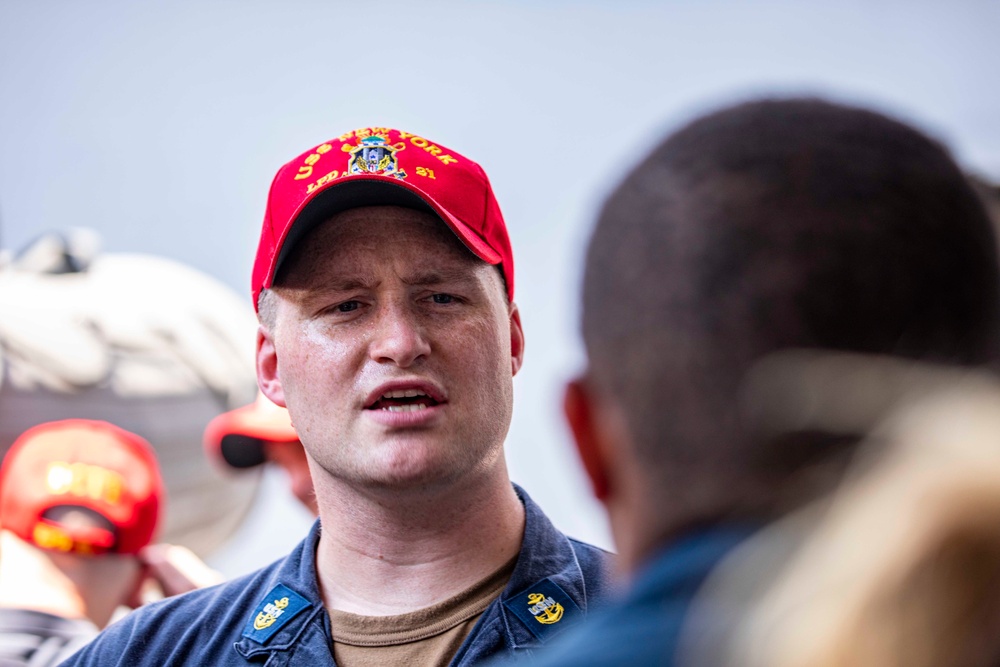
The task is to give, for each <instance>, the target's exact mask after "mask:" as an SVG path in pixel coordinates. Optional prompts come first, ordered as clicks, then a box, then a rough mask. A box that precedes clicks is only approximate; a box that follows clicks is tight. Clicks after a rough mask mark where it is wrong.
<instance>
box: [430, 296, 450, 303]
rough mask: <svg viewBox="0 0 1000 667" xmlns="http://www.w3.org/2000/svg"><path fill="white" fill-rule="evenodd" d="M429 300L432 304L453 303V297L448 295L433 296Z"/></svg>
mask: <svg viewBox="0 0 1000 667" xmlns="http://www.w3.org/2000/svg"><path fill="white" fill-rule="evenodd" d="M431 299H432V300H433V301H434V303H452V302H454V301H455V297H453V296H452V295H450V294H435V295H434V296H432V297H431Z"/></svg>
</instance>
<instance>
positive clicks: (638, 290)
mask: <svg viewBox="0 0 1000 667" xmlns="http://www.w3.org/2000/svg"><path fill="white" fill-rule="evenodd" d="M995 248H996V246H995V242H994V236H993V231H992V229H991V226H990V222H989V220H988V218H987V215H986V213H985V212H984V210H983V208H982V205H981V204H980V202H979V200H978V199H977V196H976V194H975V193H974V192H973V190H972V189H971V187H970V186H969V184H968V182H967V181H966V178H965V177H964V176H963V174H962V172H961V171H960V170H959V169H958V167H957V166H956V165H955V163H954V162H953V160H952V159H951V158H950V157H949V155H948V153H947V152H946V151H945V150H944V149H943V148H942V147H941V146H940V145H938V144H937V143H935V142H934V141H932V140H930V139H928V138H926V137H925V136H923V135H922V134H920V133H919V132H917V131H915V130H913V129H912V128H910V127H908V126H906V125H904V124H902V123H900V122H897V121H894V120H891V119H889V118H886V117H885V116H882V115H879V114H877V113H874V112H871V111H866V110H862V109H855V108H849V107H845V106H840V105H836V104H831V103H827V102H823V101H819V100H811V99H803V100H778V101H761V102H752V103H747V104H742V105H739V106H736V107H732V108H729V109H725V110H722V111H719V112H716V113H713V114H710V115H707V116H705V117H703V118H700V119H698V120H696V121H694V122H693V123H691V124H690V125H688V126H687V127H685V128H683V129H681V130H680V131H678V132H676V133H675V134H673V135H672V136H670V137H669V138H667V139H666V140H665V141H663V142H662V143H661V144H659V145H658V146H657V147H656V148H655V149H654V150H653V151H652V153H651V154H650V155H649V156H648V157H647V158H646V159H645V160H644V161H643V162H642V163H640V164H639V165H638V166H637V167H635V168H634V169H633V170H632V172H631V173H630V174H629V175H628V176H627V177H626V179H625V180H624V182H623V183H621V185H619V187H618V188H617V189H616V190H615V191H614V192H613V193H612V194H611V195H610V197H609V198H608V200H607V202H606V203H605V205H604V207H603V210H602V212H601V215H600V217H599V220H598V222H597V226H596V229H595V230H594V232H593V236H592V238H591V240H590V244H589V248H588V252H587V259H586V268H585V274H584V282H583V314H582V330H583V337H584V341H585V344H586V349H587V355H588V360H589V366H588V368H587V371H586V373H585V375H584V377H583V378H582V379H581V380H579V381H577V382H574V383H572V384H571V386H570V388H569V389H568V392H567V399H566V409H567V415H568V417H569V420H570V423H571V426H572V427H573V431H574V435H575V437H576V439H577V441H578V444H579V447H580V450H581V455H582V458H583V460H584V464H585V466H586V467H587V469H588V472H589V474H590V476H591V478H592V480H593V483H594V488H595V492H596V494H597V495H598V496H599V497H600V498H601V499H602V501H603V502H604V503H605V505H606V506H607V508H608V510H609V514H610V517H611V521H612V527H613V530H614V532H615V537H616V541H617V542H618V546H619V548H620V549H621V550H622V552H623V556H625V560H626V563H627V564H628V563H631V564H632V565H634V564H635V562H636V561H637V560H639V559H641V558H643V557H644V556H646V555H648V553H649V551H650V550H651V549H653V548H655V547H656V545H658V544H660V543H661V542H663V541H664V540H666V539H668V538H669V537H670V536H671V535H672V534H675V533H677V532H678V531H680V530H683V529H684V528H687V527H692V526H696V525H698V524H702V523H711V522H715V521H718V520H720V519H723V518H729V519H738V520H739V519H745V520H750V521H766V520H768V519H770V518H773V517H774V516H775V515H776V514H779V513H781V512H783V511H785V510H787V509H789V508H790V507H791V506H794V505H796V504H798V503H801V502H803V501H805V500H808V499H810V498H811V497H813V496H815V495H816V494H818V493H820V492H822V491H823V490H825V489H826V488H827V487H828V485H830V484H832V483H833V482H834V481H836V476H837V474H838V470H839V467H840V466H839V465H830V464H829V462H830V461H842V460H843V459H845V458H846V457H845V456H844V455H845V454H848V453H849V452H850V451H851V449H852V447H853V444H854V443H855V442H856V438H854V437H838V436H831V435H826V434H820V433H816V432H809V431H804V432H798V433H793V434H788V435H786V436H784V437H781V438H777V439H768V440H764V439H762V438H760V437H757V436H756V435H755V433H754V429H753V425H752V424H748V423H746V421H745V420H744V419H742V418H741V413H740V409H739V405H740V402H739V398H740V389H741V386H742V382H743V379H744V375H745V374H746V372H747V371H748V369H750V368H751V367H752V366H753V364H754V363H755V362H756V361H758V360H760V359H762V358H763V357H765V356H766V355H768V354H769V353H772V352H775V351H778V350H782V349H786V348H820V349H826V350H838V351H851V352H860V353H871V354H881V355H892V356H896V357H902V358H908V359H914V360H923V361H933V362H943V363H948V364H959V365H964V366H974V365H980V364H987V363H989V362H992V361H994V360H995V359H996V357H997V349H998V345H1000V300H998V286H1000V283H998V278H1000V272H998V265H997V256H996V249H995Z"/></svg>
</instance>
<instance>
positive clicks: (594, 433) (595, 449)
mask: <svg viewBox="0 0 1000 667" xmlns="http://www.w3.org/2000/svg"><path fill="white" fill-rule="evenodd" d="M563 413H564V414H565V415H566V421H567V422H569V428H570V430H571V431H572V432H573V440H574V441H575V442H576V451H577V453H578V454H579V455H580V461H581V462H582V463H583V467H584V469H585V470H586V471H587V476H588V477H589V478H590V486H591V489H592V491H593V493H594V496H595V497H596V498H597V499H598V500H600V501H601V502H602V503H606V502H607V500H608V496H609V494H610V491H611V489H610V483H609V482H610V471H609V467H608V464H609V460H608V458H607V456H608V453H609V452H608V448H609V443H607V442H605V439H606V438H605V437H604V432H605V431H602V429H601V428H600V425H599V424H597V423H596V422H595V416H596V414H597V410H596V406H595V404H594V398H593V395H592V394H591V392H590V390H589V389H588V388H587V385H586V383H585V382H584V381H583V380H582V379H576V380H573V381H572V382H570V383H569V384H568V385H566V393H565V395H564V396H563Z"/></svg>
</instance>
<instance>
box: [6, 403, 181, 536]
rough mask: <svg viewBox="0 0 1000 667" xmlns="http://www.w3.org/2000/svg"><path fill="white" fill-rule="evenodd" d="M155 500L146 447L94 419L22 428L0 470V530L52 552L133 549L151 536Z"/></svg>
mask: <svg viewBox="0 0 1000 667" xmlns="http://www.w3.org/2000/svg"><path fill="white" fill-rule="evenodd" d="M163 498H164V492H163V480H162V479H161V478H160V469H159V465H158V464H157V461H156V454H155V453H154V451H153V448H152V446H151V445H150V444H149V443H148V442H146V441H145V440H144V439H142V438H141V437H139V436H137V435H135V434H134V433H130V432H128V431H126V430H124V429H121V428H119V427H117V426H114V425H113V424H109V423H107V422H102V421H91V420H86V419H67V420H64V421H57V422H48V423H45V424H40V425H38V426H35V427H33V428H31V429H28V430H27V431H25V432H24V433H23V434H22V435H21V436H20V437H19V438H18V439H17V440H16V441H14V444H13V445H11V448H10V450H9V451H8V452H7V455H6V457H5V458H4V461H3V466H2V468H0V527H2V528H3V529H5V530H9V531H11V532H13V533H14V534H15V535H17V536H18V537H20V538H21V539H23V540H26V541H28V542H31V543H33V544H35V545H36V546H38V547H41V548H43V549H49V550H53V551H64V552H73V553H77V554H84V555H99V554H102V553H108V552H113V553H123V554H135V553H138V552H139V550H141V549H142V548H143V547H145V546H146V545H148V544H149V543H150V542H152V540H153V537H154V535H155V534H156V529H157V525H158V523H159V519H160V506H161V505H162V503H163ZM81 517H82V520H81Z"/></svg>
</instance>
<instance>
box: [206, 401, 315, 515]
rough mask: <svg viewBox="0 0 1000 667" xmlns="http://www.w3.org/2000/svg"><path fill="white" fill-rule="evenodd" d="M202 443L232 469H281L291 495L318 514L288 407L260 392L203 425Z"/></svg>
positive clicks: (304, 460) (310, 479)
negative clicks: (254, 399) (240, 405)
mask: <svg viewBox="0 0 1000 667" xmlns="http://www.w3.org/2000/svg"><path fill="white" fill-rule="evenodd" d="M204 442H205V449H206V451H207V452H208V454H209V456H210V457H212V458H213V459H216V460H220V461H221V462H222V463H224V464H225V465H226V466H228V467H229V468H232V469H234V470H249V469H253V468H258V467H259V466H261V465H263V464H265V463H269V462H270V463H274V464H276V465H277V466H278V467H280V468H281V469H282V470H284V471H285V474H286V475H287V477H288V484H289V488H290V490H291V492H292V494H293V495H294V496H295V497H296V498H297V499H298V500H299V502H301V503H302V505H303V506H305V508H306V509H308V510H309V511H310V512H312V514H313V515H314V516H315V515H316V514H318V511H317V507H316V495H315V492H314V490H313V483H312V477H311V475H310V473H309V461H308V459H307V458H306V453H305V450H304V449H303V448H302V443H301V442H300V441H299V435H298V433H297V432H296V431H295V427H294V426H293V425H292V420H291V417H290V416H289V414H288V410H286V409H285V408H282V407H280V406H277V405H275V404H274V403H272V402H271V400H270V399H268V398H267V397H266V396H264V395H263V394H260V393H259V394H258V395H257V400H256V401H254V402H253V403H251V404H250V405H245V406H243V407H241V408H237V409H235V410H230V411H229V412H224V413H222V414H221V415H218V416H217V417H215V418H214V419H213V420H212V421H211V422H209V424H208V426H207V427H206V428H205V437H204Z"/></svg>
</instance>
